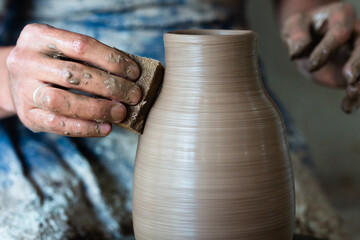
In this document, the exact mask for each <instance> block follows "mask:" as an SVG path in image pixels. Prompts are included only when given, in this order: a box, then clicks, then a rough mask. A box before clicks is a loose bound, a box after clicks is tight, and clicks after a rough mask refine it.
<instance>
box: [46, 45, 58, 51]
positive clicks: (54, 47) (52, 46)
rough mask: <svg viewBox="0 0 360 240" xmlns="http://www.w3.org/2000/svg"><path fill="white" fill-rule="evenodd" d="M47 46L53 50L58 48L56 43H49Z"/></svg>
mask: <svg viewBox="0 0 360 240" xmlns="http://www.w3.org/2000/svg"><path fill="white" fill-rule="evenodd" d="M47 47H48V48H49V49H51V50H56V46H55V45H54V44H48V45H47Z"/></svg>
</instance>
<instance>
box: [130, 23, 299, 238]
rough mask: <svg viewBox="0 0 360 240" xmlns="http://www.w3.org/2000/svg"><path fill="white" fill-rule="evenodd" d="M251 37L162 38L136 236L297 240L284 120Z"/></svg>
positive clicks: (201, 33)
mask: <svg viewBox="0 0 360 240" xmlns="http://www.w3.org/2000/svg"><path fill="white" fill-rule="evenodd" d="M256 45H257V44H256V34H255V33H254V32H251V31H225V30H218V31H216V30H189V31H176V32H172V33H167V34H165V53H166V72H165V77H164V82H163V86H162V90H161V92H160V94H159V96H158V98H157V100H156V102H155V104H154V106H153V107H152V109H151V111H150V113H149V115H148V118H147V122H146V127H145V128H144V132H143V135H142V136H140V142H139V146H138V151H137V156H136V161H135V172H134V188H133V220H134V230H135V237H136V239H137V240H169V239H174V240H175V239H176V240H188V239H197V240H219V239H239V240H255V239H256V240H258V239H259V240H260V239H266V240H291V239H292V236H293V228H294V212H295V211H294V210H295V209H294V206H295V205H294V184H293V175H292V169H291V163H290V155H289V150H288V145H287V140H286V136H285V128H284V123H283V120H282V118H281V115H280V112H279V110H278V109H277V108H276V107H275V105H274V103H273V101H272V100H271V99H270V97H269V95H268V94H267V93H266V92H265V90H264V88H263V85H262V82H261V79H260V71H259V68H258V63H257V51H256V48H257V46H256Z"/></svg>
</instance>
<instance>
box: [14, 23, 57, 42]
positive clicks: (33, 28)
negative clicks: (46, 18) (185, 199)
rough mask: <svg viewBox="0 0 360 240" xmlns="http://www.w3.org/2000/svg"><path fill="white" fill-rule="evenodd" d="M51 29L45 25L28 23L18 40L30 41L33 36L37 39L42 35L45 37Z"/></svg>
mask: <svg viewBox="0 0 360 240" xmlns="http://www.w3.org/2000/svg"><path fill="white" fill-rule="evenodd" d="M51 29H53V28H52V27H50V26H49V25H47V24H39V23H30V24H28V25H26V26H25V27H24V28H23V30H22V31H21V34H20V40H30V39H32V38H34V37H35V36H36V37H38V36H39V35H43V34H45V35H47V34H49V31H51Z"/></svg>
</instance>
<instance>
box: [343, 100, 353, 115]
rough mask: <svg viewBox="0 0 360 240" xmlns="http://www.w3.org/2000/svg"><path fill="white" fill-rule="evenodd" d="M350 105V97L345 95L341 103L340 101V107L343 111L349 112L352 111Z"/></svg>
mask: <svg viewBox="0 0 360 240" xmlns="http://www.w3.org/2000/svg"><path fill="white" fill-rule="evenodd" d="M351 105H352V104H351V101H350V99H349V98H348V97H345V98H344V99H343V101H342V103H341V109H342V110H343V111H344V112H345V113H347V114H349V113H351V112H352V106H351Z"/></svg>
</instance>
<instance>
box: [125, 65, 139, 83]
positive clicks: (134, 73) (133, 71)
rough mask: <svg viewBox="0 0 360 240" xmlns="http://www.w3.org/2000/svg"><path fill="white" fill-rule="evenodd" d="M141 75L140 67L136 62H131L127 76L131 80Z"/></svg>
mask: <svg viewBox="0 0 360 240" xmlns="http://www.w3.org/2000/svg"><path fill="white" fill-rule="evenodd" d="M139 76H140V69H139V67H138V66H137V65H136V64H129V65H128V66H127V68H126V77H127V78H128V79H131V80H136V79H138V78H139Z"/></svg>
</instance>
